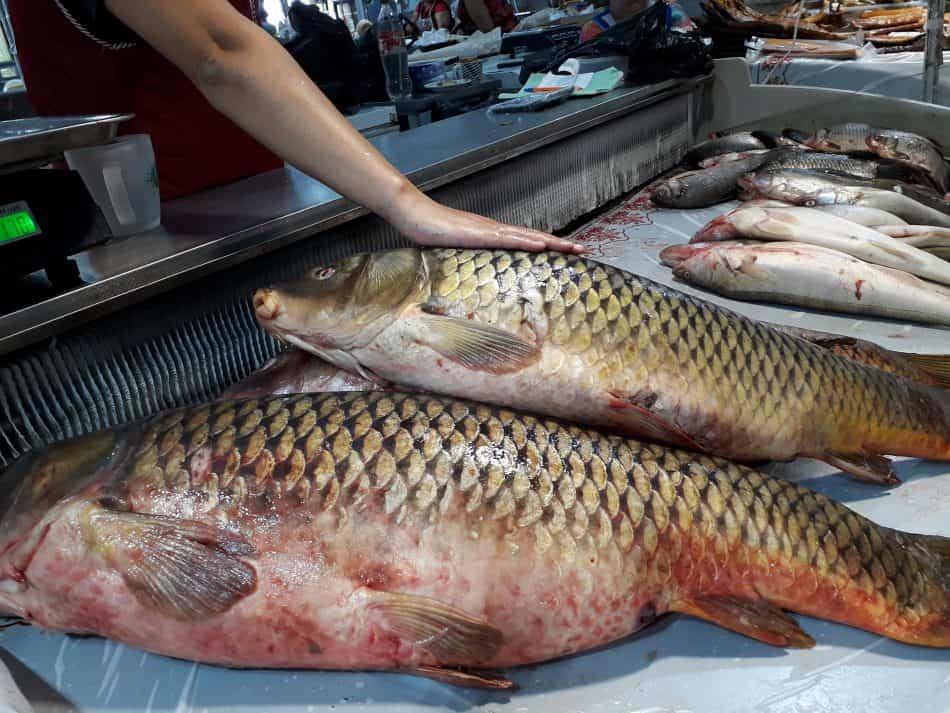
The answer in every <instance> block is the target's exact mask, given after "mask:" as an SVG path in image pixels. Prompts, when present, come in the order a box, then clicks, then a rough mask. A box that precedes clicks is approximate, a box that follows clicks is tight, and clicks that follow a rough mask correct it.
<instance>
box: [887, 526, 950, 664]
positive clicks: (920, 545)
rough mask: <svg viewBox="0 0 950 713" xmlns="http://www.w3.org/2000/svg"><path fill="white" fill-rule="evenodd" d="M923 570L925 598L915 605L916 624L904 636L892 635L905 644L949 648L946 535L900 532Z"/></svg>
mask: <svg viewBox="0 0 950 713" xmlns="http://www.w3.org/2000/svg"><path fill="white" fill-rule="evenodd" d="M903 538H904V539H905V541H908V542H907V543H908V545H909V547H910V548H912V549H913V551H914V554H915V555H916V557H915V559H916V560H917V563H918V566H919V568H920V570H921V571H922V572H923V573H924V576H925V579H926V580H927V582H926V589H925V593H924V594H923V596H925V597H926V600H925V602H924V603H923V606H921V604H922V603H921V602H913V604H915V605H916V606H915V607H914V609H915V612H914V613H915V614H916V617H917V618H918V620H917V625H916V626H915V627H914V628H913V630H911V631H908V632H907V635H906V636H902V637H895V638H900V639H901V640H903V641H906V642H907V643H909V644H917V645H919V646H933V647H936V648H950V537H940V536H939V535H911V534H904V535H903Z"/></svg>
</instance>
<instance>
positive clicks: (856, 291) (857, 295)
mask: <svg viewBox="0 0 950 713" xmlns="http://www.w3.org/2000/svg"><path fill="white" fill-rule="evenodd" d="M863 284H864V280H855V281H854V296H855V298H856V299H857V300H858V302H860V301H861V285H863Z"/></svg>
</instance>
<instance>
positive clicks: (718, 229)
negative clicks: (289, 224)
mask: <svg viewBox="0 0 950 713" xmlns="http://www.w3.org/2000/svg"><path fill="white" fill-rule="evenodd" d="M730 218H731V214H730V213H727V214H726V215H721V216H719V217H718V218H713V219H712V220H711V221H709V222H708V223H706V225H704V226H703V227H702V228H700V229H699V230H698V231H697V232H696V234H695V235H694V236H693V238H692V240H690V242H691V243H707V242H711V241H715V240H729V239H731V238H738V237H740V235H741V233H740V232H739V229H738V228H736V226H735V225H733V224H732V220H731V219H730Z"/></svg>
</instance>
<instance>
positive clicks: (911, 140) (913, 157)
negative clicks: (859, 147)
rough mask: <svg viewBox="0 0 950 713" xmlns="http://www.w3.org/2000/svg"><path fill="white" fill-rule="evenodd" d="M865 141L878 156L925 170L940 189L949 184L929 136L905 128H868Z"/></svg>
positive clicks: (945, 169) (945, 170)
mask: <svg viewBox="0 0 950 713" xmlns="http://www.w3.org/2000/svg"><path fill="white" fill-rule="evenodd" d="M866 143H867V146H868V148H869V149H871V151H873V152H874V153H875V154H877V155H878V156H881V157H882V158H887V159H891V160H893V161H897V162H898V163H901V164H904V165H906V166H911V167H913V168H917V169H920V170H922V171H925V172H926V173H927V175H928V176H929V177H930V179H931V180H932V181H933V183H934V186H936V188H937V189H938V190H939V191H940V192H941V193H944V192H946V191H947V189H948V187H950V175H948V172H947V162H946V161H944V159H943V153H942V152H941V150H940V148H939V147H938V146H937V145H936V144H935V143H934V142H933V141H931V140H930V139H928V138H926V137H924V136H920V135H919V134H912V133H910V132H908V131H894V130H890V129H888V130H880V131H875V132H872V133H871V134H870V135H869V136H868V137H867V139H866Z"/></svg>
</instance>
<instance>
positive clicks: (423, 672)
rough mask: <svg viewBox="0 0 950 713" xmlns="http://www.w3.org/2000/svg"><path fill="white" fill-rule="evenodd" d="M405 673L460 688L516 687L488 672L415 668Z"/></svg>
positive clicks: (506, 688)
mask: <svg viewBox="0 0 950 713" xmlns="http://www.w3.org/2000/svg"><path fill="white" fill-rule="evenodd" d="M406 673H410V674H413V675H414V676H423V677H424V678H431V679H432V680H433V681H439V682H440V683H448V684H449V685H452V686H461V687H462V688H480V689H488V690H493V691H505V690H507V691H510V690H513V689H515V688H517V687H518V686H517V684H515V682H514V681H511V680H509V679H507V678H505V677H504V676H501V675H498V674H494V673H492V672H490V671H469V670H466V669H461V668H439V667H438V666H416V667H415V668H411V669H407V670H406Z"/></svg>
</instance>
